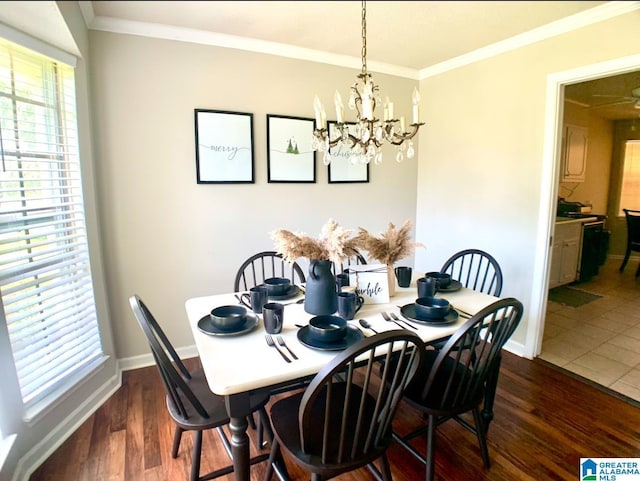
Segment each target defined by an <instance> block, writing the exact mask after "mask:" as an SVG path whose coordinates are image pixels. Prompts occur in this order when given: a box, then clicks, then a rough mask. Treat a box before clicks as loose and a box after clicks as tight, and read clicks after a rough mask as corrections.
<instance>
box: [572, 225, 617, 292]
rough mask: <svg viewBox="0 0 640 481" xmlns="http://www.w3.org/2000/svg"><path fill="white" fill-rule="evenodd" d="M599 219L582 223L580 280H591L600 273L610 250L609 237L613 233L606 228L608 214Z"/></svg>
mask: <svg viewBox="0 0 640 481" xmlns="http://www.w3.org/2000/svg"><path fill="white" fill-rule="evenodd" d="M592 217H603V218H602V219H600V218H598V219H597V220H593V221H587V222H585V223H584V224H582V250H581V253H580V273H579V276H578V281H579V282H585V281H588V280H590V279H591V278H592V277H593V276H596V275H598V271H599V269H600V266H601V265H602V264H604V262H605V260H606V259H607V251H608V250H609V237H610V236H611V233H610V232H609V231H608V230H607V229H605V220H604V219H606V216H592Z"/></svg>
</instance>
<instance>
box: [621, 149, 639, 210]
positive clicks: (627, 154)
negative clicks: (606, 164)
mask: <svg viewBox="0 0 640 481" xmlns="http://www.w3.org/2000/svg"><path fill="white" fill-rule="evenodd" d="M622 209H631V210H640V140H627V141H626V142H625V146H624V157H623V160H622V182H621V185H620V205H619V206H618V215H620V216H623V217H624V212H623V211H622Z"/></svg>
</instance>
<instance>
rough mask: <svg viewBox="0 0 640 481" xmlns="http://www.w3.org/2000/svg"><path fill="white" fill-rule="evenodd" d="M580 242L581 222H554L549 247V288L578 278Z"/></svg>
mask: <svg viewBox="0 0 640 481" xmlns="http://www.w3.org/2000/svg"><path fill="white" fill-rule="evenodd" d="M581 244H582V222H579V221H574V222H558V223H556V229H555V235H554V240H553V246H552V248H551V272H550V273H549V289H551V288H554V287H557V286H561V285H563V284H569V283H570V282H573V281H575V280H577V279H578V262H579V261H580V249H581Z"/></svg>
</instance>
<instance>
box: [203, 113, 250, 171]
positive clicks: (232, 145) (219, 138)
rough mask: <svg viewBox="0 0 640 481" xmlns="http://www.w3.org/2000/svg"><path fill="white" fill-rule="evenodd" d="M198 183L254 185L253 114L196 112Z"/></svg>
mask: <svg viewBox="0 0 640 481" xmlns="http://www.w3.org/2000/svg"><path fill="white" fill-rule="evenodd" d="M195 130H196V174H197V182H198V184H252V183H254V168H253V164H254V162H253V114H250V113H244V112H229V111H226V110H205V109H195Z"/></svg>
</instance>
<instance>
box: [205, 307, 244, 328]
mask: <svg viewBox="0 0 640 481" xmlns="http://www.w3.org/2000/svg"><path fill="white" fill-rule="evenodd" d="M246 315H247V310H246V309H245V308H244V307H243V306H235V305H234V306H219V307H216V308H215V309H212V310H211V313H210V314H209V317H211V323H212V324H213V325H214V326H216V327H217V328H218V329H222V330H223V331H233V330H236V329H239V328H240V327H242V324H243V323H244V321H245V317H246Z"/></svg>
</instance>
